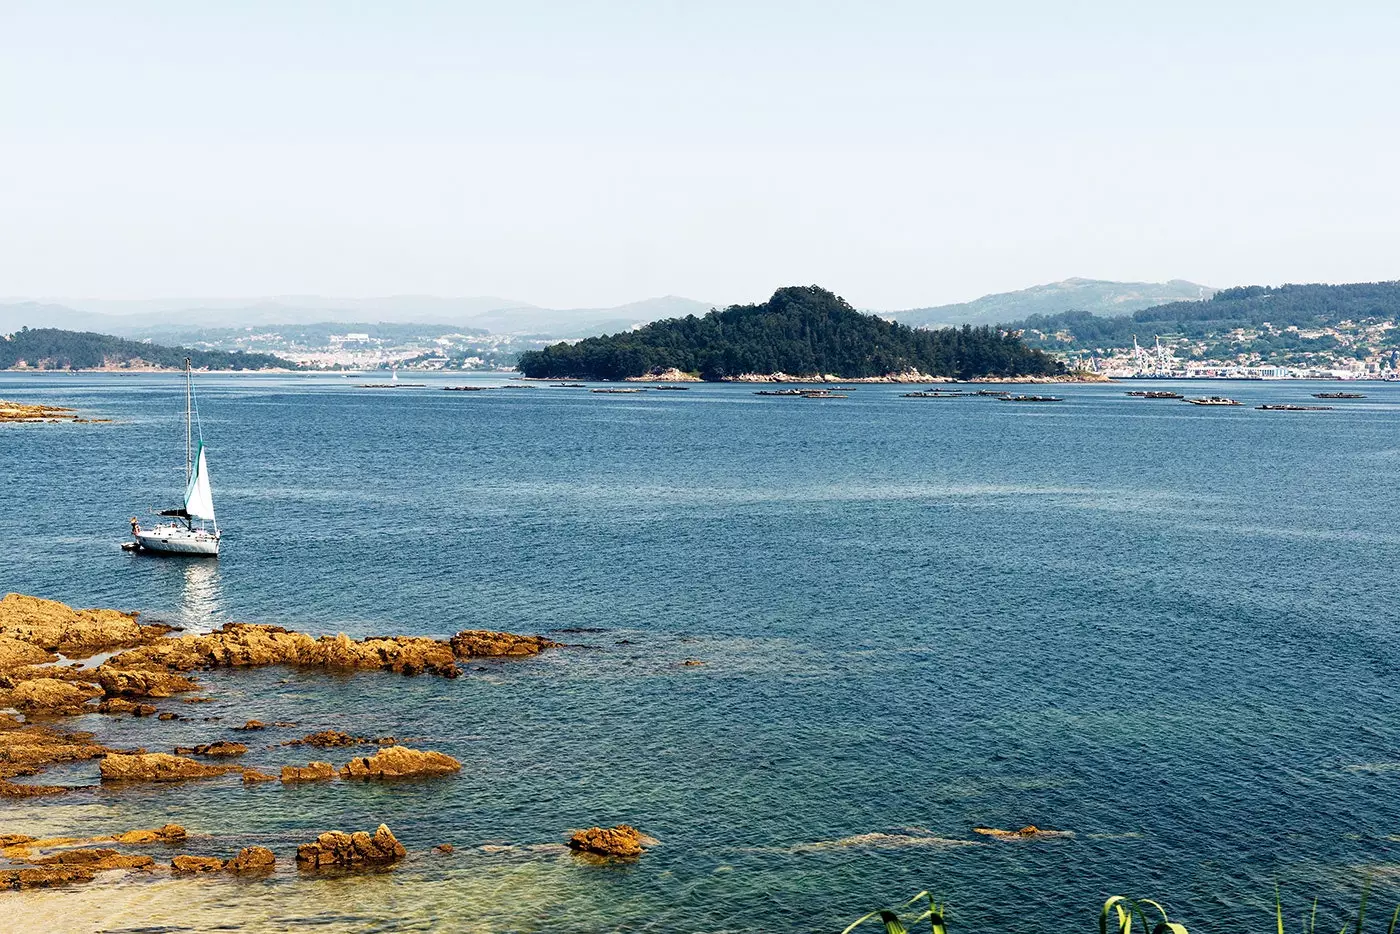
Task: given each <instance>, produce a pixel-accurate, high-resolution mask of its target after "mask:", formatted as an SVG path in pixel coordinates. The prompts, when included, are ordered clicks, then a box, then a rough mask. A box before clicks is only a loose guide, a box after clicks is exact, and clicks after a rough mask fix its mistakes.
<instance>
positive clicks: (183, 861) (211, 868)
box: [170, 856, 224, 873]
mask: <svg viewBox="0 0 1400 934" xmlns="http://www.w3.org/2000/svg"><path fill="white" fill-rule="evenodd" d="M170 868H171V869H173V870H175V871H176V872H183V873H196V872H218V871H219V870H220V869H223V868H224V861H223V860H221V859H219V858H218V857H217V856H177V857H175V858H174V859H172V860H171V861H170Z"/></svg>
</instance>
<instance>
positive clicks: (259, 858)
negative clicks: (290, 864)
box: [224, 846, 277, 872]
mask: <svg viewBox="0 0 1400 934" xmlns="http://www.w3.org/2000/svg"><path fill="white" fill-rule="evenodd" d="M276 864H277V857H276V856H275V855H274V854H273V852H272V851H271V850H269V849H268V848H267V847H265V846H245V847H244V848H243V849H241V850H239V851H238V855H237V856H235V857H234V858H233V859H231V860H229V861H228V862H227V863H224V868H225V869H227V870H229V871H230V872H267V871H269V870H271V869H272V867H273V866H275V865H276Z"/></svg>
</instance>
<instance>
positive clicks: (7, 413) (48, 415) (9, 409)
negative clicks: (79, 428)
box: [0, 399, 111, 425]
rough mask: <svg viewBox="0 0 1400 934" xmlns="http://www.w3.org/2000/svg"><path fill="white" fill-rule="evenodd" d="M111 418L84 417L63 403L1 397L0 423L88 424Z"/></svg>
mask: <svg viewBox="0 0 1400 934" xmlns="http://www.w3.org/2000/svg"><path fill="white" fill-rule="evenodd" d="M110 421H111V419H110V418H83V417H82V416H80V415H78V413H77V410H76V409H70V408H68V407H66V406H62V405H30V404H28V403H25V402H8V401H6V400H4V399H0V423H4V422H20V423H32V422H71V423H73V424H77V425H86V424H91V423H93V422H110Z"/></svg>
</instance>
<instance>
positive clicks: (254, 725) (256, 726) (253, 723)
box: [234, 720, 267, 732]
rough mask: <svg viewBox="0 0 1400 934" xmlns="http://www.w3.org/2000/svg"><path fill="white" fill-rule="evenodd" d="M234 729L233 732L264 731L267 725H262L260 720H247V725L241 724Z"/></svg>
mask: <svg viewBox="0 0 1400 934" xmlns="http://www.w3.org/2000/svg"><path fill="white" fill-rule="evenodd" d="M234 729H235V730H248V731H250V732H251V731H253V730H265V729H267V724H266V723H263V722H262V721H261V720H249V721H248V722H247V723H245V724H243V725H242V726H236V727H234Z"/></svg>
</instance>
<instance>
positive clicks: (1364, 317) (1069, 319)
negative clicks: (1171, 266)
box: [1005, 282, 1400, 350]
mask: <svg viewBox="0 0 1400 934" xmlns="http://www.w3.org/2000/svg"><path fill="white" fill-rule="evenodd" d="M1380 321H1400V282H1360V283H1354V284H1350V285H1316V284H1315V285H1280V286H1262V285H1251V286H1241V287H1239V288H1232V289H1222V290H1221V291H1218V292H1216V293H1215V294H1214V296H1212V297H1211V298H1210V300H1209V301H1201V302H1170V303H1168V304H1165V305H1156V306H1154V307H1152V308H1144V309H1141V310H1138V311H1135V312H1133V313H1132V314H1131V315H1125V316H1122V317H1116V318H1104V317H1098V316H1095V315H1090V314H1086V313H1084V312H1081V311H1070V312H1064V313H1061V314H1055V315H1031V316H1030V317H1028V318H1024V319H1022V320H1020V321H1014V322H1008V323H1007V324H1006V325H1005V326H1006V327H1008V328H1011V329H1014V330H1018V331H1023V332H1025V335H1026V339H1027V342H1028V343H1031V344H1033V345H1035V346H1040V347H1045V348H1050V349H1055V350H1079V349H1094V348H1103V349H1108V348H1115V347H1131V346H1132V343H1133V338H1134V337H1136V338H1137V339H1138V340H1139V341H1140V342H1142V343H1144V344H1145V343H1148V342H1149V341H1151V340H1152V339H1153V338H1155V337H1158V336H1161V337H1188V338H1196V339H1204V338H1211V337H1215V336H1219V335H1221V334H1225V333H1227V332H1229V331H1232V330H1235V329H1238V328H1248V329H1257V328H1258V327H1259V326H1260V325H1262V324H1264V323H1266V322H1267V323H1268V324H1270V325H1272V327H1273V328H1275V329H1283V328H1289V327H1295V328H1300V329H1317V328H1327V327H1334V326H1336V325H1339V324H1342V323H1344V322H1352V323H1354V324H1360V323H1365V322H1380Z"/></svg>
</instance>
